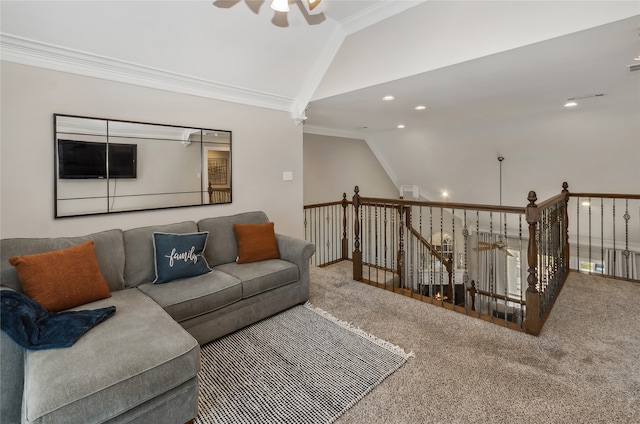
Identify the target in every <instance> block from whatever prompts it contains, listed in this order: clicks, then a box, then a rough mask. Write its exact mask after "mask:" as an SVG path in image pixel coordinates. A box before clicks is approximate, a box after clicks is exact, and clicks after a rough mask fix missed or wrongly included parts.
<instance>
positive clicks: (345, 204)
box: [342, 193, 349, 261]
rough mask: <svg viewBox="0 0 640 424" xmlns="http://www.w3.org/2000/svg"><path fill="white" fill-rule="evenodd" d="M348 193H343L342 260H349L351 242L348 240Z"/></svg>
mask: <svg viewBox="0 0 640 424" xmlns="http://www.w3.org/2000/svg"><path fill="white" fill-rule="evenodd" d="M348 206H349V202H348V201H347V193H342V260H343V261H346V260H347V259H349V240H348V239H347V207H348Z"/></svg>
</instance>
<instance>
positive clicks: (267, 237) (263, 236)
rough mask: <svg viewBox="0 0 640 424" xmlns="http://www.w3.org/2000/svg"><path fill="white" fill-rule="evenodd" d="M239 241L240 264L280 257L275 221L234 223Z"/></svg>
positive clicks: (238, 260) (238, 261)
mask: <svg viewBox="0 0 640 424" xmlns="http://www.w3.org/2000/svg"><path fill="white" fill-rule="evenodd" d="M233 230H234V231H235V233H236V240H237V241H238V259H236V262H237V263H239V264H246V263H249V262H258V261H264V260H266V259H280V251H279V250H278V243H277V242H276V233H275V230H274V224H273V222H267V223H266V224H233Z"/></svg>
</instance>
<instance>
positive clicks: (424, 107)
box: [414, 105, 427, 110]
mask: <svg viewBox="0 0 640 424" xmlns="http://www.w3.org/2000/svg"><path fill="white" fill-rule="evenodd" d="M426 108H427V107H426V106H423V105H418V106H416V107H414V109H415V110H425V109H426Z"/></svg>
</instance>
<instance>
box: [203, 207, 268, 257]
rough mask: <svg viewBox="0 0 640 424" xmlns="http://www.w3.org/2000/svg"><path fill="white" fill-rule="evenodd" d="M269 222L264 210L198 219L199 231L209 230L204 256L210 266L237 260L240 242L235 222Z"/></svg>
mask: <svg viewBox="0 0 640 424" xmlns="http://www.w3.org/2000/svg"><path fill="white" fill-rule="evenodd" d="M267 222H269V219H268V218H267V215H266V214H265V213H264V212H245V213H240V214H237V215H230V216H222V217H216V218H206V219H202V220H200V221H198V230H199V231H208V232H209V242H208V244H207V249H206V250H205V252H204V257H205V259H206V260H207V263H208V264H209V266H210V267H215V266H218V265H221V264H226V263H229V262H235V260H236V258H237V257H238V244H237V241H236V235H235V233H234V231H233V224H264V223H267Z"/></svg>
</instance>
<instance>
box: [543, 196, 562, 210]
mask: <svg viewBox="0 0 640 424" xmlns="http://www.w3.org/2000/svg"><path fill="white" fill-rule="evenodd" d="M566 199H567V195H566V193H560V194H557V195H555V196H553V197H552V198H550V199H547V200H545V201H544V202H540V203H539V204H538V210H543V209H546V208H548V207H549V206H551V205H555V204H556V203H558V202H560V201H565V200H566Z"/></svg>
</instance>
